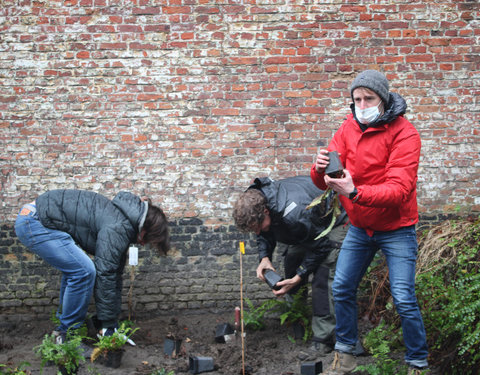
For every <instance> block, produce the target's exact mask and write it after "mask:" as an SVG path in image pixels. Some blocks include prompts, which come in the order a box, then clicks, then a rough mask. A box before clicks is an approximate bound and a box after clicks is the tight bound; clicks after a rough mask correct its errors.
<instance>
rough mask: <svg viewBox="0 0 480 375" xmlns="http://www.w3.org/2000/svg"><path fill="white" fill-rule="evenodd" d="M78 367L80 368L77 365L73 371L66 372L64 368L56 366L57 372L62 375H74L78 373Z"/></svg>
mask: <svg viewBox="0 0 480 375" xmlns="http://www.w3.org/2000/svg"><path fill="white" fill-rule="evenodd" d="M79 367H80V366H78V365H77V366H75V368H74V369H72V370H70V371H68V370H67V369H66V367H65V366H63V365H59V366H58V371H59V372H60V373H61V374H62V375H75V374H77V373H78V368H79Z"/></svg>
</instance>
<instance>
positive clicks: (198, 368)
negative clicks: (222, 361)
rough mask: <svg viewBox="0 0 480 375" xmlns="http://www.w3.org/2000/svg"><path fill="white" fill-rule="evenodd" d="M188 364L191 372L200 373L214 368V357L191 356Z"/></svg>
mask: <svg viewBox="0 0 480 375" xmlns="http://www.w3.org/2000/svg"><path fill="white" fill-rule="evenodd" d="M188 364H189V369H190V373H192V374H200V373H201V372H208V371H213V370H214V366H213V358H212V357H197V356H194V357H189V358H188Z"/></svg>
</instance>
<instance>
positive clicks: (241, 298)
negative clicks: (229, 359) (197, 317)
mask: <svg viewBox="0 0 480 375" xmlns="http://www.w3.org/2000/svg"><path fill="white" fill-rule="evenodd" d="M244 254H245V244H244V243H243V241H240V326H241V333H240V335H241V337H242V374H243V375H245V342H244V335H243V266H242V255H244Z"/></svg>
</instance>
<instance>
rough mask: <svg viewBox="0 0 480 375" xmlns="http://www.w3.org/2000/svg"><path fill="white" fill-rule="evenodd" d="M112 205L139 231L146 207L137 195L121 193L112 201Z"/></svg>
mask: <svg viewBox="0 0 480 375" xmlns="http://www.w3.org/2000/svg"><path fill="white" fill-rule="evenodd" d="M112 203H113V205H114V206H115V207H117V208H118V209H119V210H120V211H122V213H123V214H124V215H125V216H126V217H127V218H128V220H129V221H130V223H131V224H132V226H133V228H135V230H137V231H138V230H139V227H140V224H141V221H142V218H143V214H144V210H146V206H145V204H144V202H142V200H141V199H140V198H139V197H137V196H136V195H134V194H132V193H130V192H127V191H121V192H120V193H118V194H117V195H116V196H115V198H113V199H112Z"/></svg>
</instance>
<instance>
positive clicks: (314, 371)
mask: <svg viewBox="0 0 480 375" xmlns="http://www.w3.org/2000/svg"><path fill="white" fill-rule="evenodd" d="M322 372H323V365H322V361H318V362H304V363H302V366H301V367H300V374H302V375H318V374H321V373H322Z"/></svg>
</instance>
